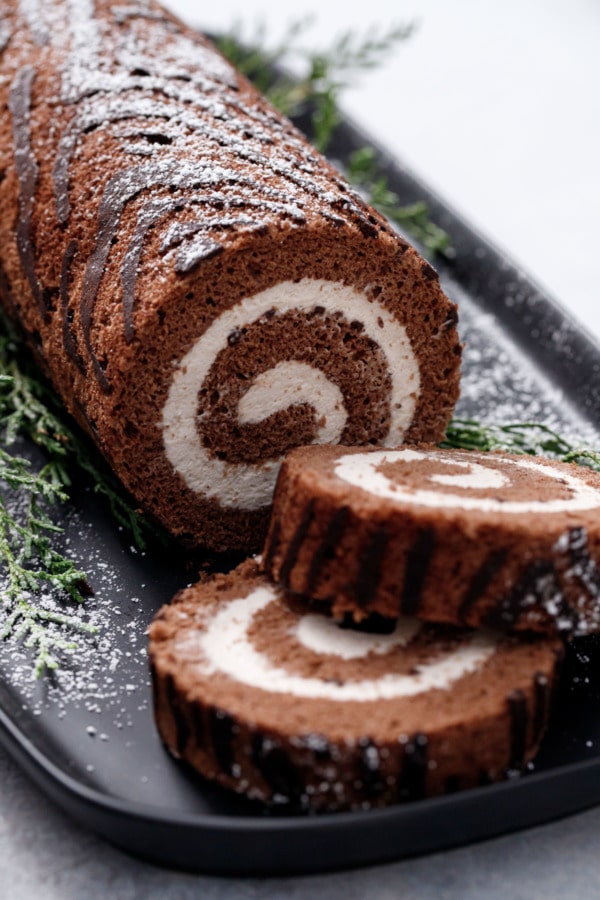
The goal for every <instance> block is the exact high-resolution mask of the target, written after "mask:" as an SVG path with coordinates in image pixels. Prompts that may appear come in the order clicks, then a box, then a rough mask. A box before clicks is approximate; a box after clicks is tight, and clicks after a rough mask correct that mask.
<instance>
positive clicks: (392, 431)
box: [0, 0, 461, 549]
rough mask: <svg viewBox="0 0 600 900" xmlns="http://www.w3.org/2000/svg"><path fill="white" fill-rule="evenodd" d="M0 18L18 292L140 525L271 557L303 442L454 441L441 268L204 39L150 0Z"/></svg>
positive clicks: (8, 293)
mask: <svg viewBox="0 0 600 900" xmlns="http://www.w3.org/2000/svg"><path fill="white" fill-rule="evenodd" d="M2 26H3V34H4V35H5V40H4V41H3V42H2V47H1V48H0V72H1V74H2V79H1V81H0V102H1V103H2V107H3V110H4V113H3V116H2V119H1V120H0V238H1V240H0V296H1V298H2V301H3V303H4V304H5V305H6V307H7V308H8V309H9V310H10V312H11V314H12V315H13V316H14V317H15V318H16V319H17V320H18V321H19V322H20V324H21V325H22V327H23V329H24V331H25V332H26V334H27V336H28V338H29V341H30V343H31V345H32V346H33V347H34V348H35V350H36V352H37V355H38V358H39V359H40V361H41V362H42V365H43V366H44V368H45V370H46V372H47V373H48V374H49V376H50V378H51V379H52V381H53V382H54V384H55V386H56V388H57V389H58V391H59V392H60V394H61V397H62V398H63V400H64V402H65V404H66V406H67V407H68V409H69V411H70V412H71V413H72V414H73V415H74V416H75V417H76V418H77V420H78V421H79V422H80V424H82V425H83V426H84V427H85V428H86V429H87V431H88V432H89V433H90V434H91V435H92V436H93V438H94V439H95V441H96V442H97V444H98V445H99V446H100V448H101V449H102V451H103V452H104V454H105V455H106V457H107V458H108V460H109V461H110V463H111V465H112V467H113V468H114V470H115V472H116V473H117V474H118V475H119V477H120V478H121V480H122V481H123V483H124V484H125V485H126V486H127V487H128V488H129V490H130V491H131V492H132V493H133V494H134V496H135V497H136V498H137V500H138V501H139V502H140V503H141V504H142V505H143V507H144V508H145V509H146V510H148V511H150V512H151V513H152V514H153V515H154V516H156V517H157V518H158V519H159V520H160V521H161V522H162V523H163V524H164V525H165V526H166V527H167V528H168V529H169V530H170V531H171V532H172V533H174V534H176V535H178V536H179V537H180V538H181V539H183V540H187V541H189V542H190V543H193V544H201V545H202V544H204V545H209V546H212V547H213V548H215V549H228V548H234V547H247V546H252V545H253V546H255V547H256V546H258V545H259V543H260V541H261V539H262V537H264V532H265V528H266V520H267V515H268V507H269V504H270V500H271V495H272V490H273V485H274V482H275V478H276V475H277V470H278V465H279V460H280V459H281V457H282V456H283V454H284V453H285V452H286V451H287V450H289V449H290V448H291V447H294V446H297V445H300V444H307V443H311V442H320V443H338V442H342V443H344V444H366V443H369V442H370V443H379V444H384V445H391V444H397V443H398V442H399V441H402V440H405V439H407V440H413V441H414V440H431V441H434V440H437V439H438V438H439V437H441V435H442V434H443V431H444V428H445V425H446V423H447V421H448V419H449V416H450V414H451V411H452V408H453V405H454V403H455V400H456V397H457V392H458V376H459V363H460V350H461V348H460V343H459V340H458V336H457V331H456V319H457V316H456V307H455V306H454V305H453V304H452V303H450V302H449V301H448V299H447V298H446V297H445V296H444V294H443V292H442V291H441V289H440V286H439V281H438V277H437V275H436V273H435V271H434V270H433V269H432V267H431V266H430V265H429V263H427V262H425V261H424V260H423V259H422V258H421V257H420V256H419V255H418V253H417V252H416V251H415V250H414V249H412V248H411V247H410V246H409V245H408V244H407V243H406V242H405V241H404V240H402V239H401V238H399V237H398V236H397V235H396V234H395V233H394V232H393V231H392V229H391V228H390V227H389V226H388V225H387V224H386V222H385V221H384V220H383V219H382V218H381V216H379V215H378V214H377V213H376V212H374V211H373V210H372V209H370V208H369V207H367V206H366V205H365V204H364V202H363V201H362V200H361V199H360V198H359V197H358V196H357V195H356V194H355V193H354V192H353V191H352V190H351V188H350V187H349V186H348V184H347V183H346V182H345V181H344V180H343V179H342V178H341V177H340V175H339V174H338V173H337V172H336V171H335V170H334V169H333V168H332V167H331V166H330V165H329V164H328V163H327V162H326V161H325V160H324V159H323V158H322V157H320V156H319V155H318V154H317V153H316V151H315V150H314V149H313V148H312V147H311V146H310V145H309V144H308V143H307V142H306V140H305V139H304V138H303V137H302V136H301V134H300V133H299V132H298V131H297V130H296V129H295V128H294V127H293V126H292V125H291V124H290V123H289V122H288V121H286V120H285V119H284V118H282V117H281V116H280V115H279V114H278V113H277V112H276V111H275V110H274V109H273V108H272V107H271V106H270V105H269V103H268V102H267V101H266V100H265V99H264V98H263V97H262V96H261V95H260V94H259V93H257V91H256V90H255V89H254V88H253V87H252V86H251V85H250V84H249V83H248V82H247V81H246V80H245V79H244V78H243V77H241V76H240V75H239V74H238V73H236V72H235V71H234V69H233V68H232V67H231V66H230V65H229V63H228V62H227V61H225V60H224V59H223V58H222V56H221V55H220V54H219V53H218V52H217V51H216V50H215V49H214V47H213V46H212V45H211V44H210V43H209V42H208V41H207V40H206V39H205V38H204V37H201V36H199V35H198V34H197V33H195V32H193V31H191V30H190V29H187V28H186V27H185V26H184V25H182V24H181V23H180V22H179V21H178V20H177V19H175V18H174V17H173V16H172V15H170V14H169V13H168V12H166V11H165V10H164V9H162V8H161V7H160V6H158V5H157V4H155V3H153V2H150V0H149V2H144V0H138V2H133V3H128V4H126V5H120V6H119V5H117V6H115V5H114V4H112V3H110V2H108V0H96V2H92V0H47V2H44V3H41V2H39V0H27V2H25V0H6V2H5V3H4V4H3V10H2Z"/></svg>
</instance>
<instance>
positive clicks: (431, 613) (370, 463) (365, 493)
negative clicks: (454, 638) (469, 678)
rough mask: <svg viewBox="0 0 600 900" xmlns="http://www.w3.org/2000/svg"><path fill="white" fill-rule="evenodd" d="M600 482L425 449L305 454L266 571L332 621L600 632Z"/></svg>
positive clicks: (280, 512)
mask: <svg viewBox="0 0 600 900" xmlns="http://www.w3.org/2000/svg"><path fill="white" fill-rule="evenodd" d="M599 512H600V476H599V475H598V474H597V473H596V472H593V471H591V470H590V469H587V468H585V467H581V466H576V465H571V464H566V463H558V462H553V461H550V460H547V459H541V458H532V457H529V456H518V455H510V454H504V453H478V452H473V451H457V450H446V449H440V448H437V447H432V446H427V445H421V446H414V447H400V448H398V449H393V450H384V449H378V450H356V449H355V448H348V449H342V448H339V447H338V448H335V447H323V448H308V447H307V448H301V449H298V450H296V451H293V452H292V453H290V454H289V456H288V458H287V460H286V463H285V465H284V467H283V469H282V472H281V474H280V480H279V482H278V487H277V492H276V497H275V504H274V510H273V519H272V522H271V527H270V532H269V536H268V538H267V545H266V553H265V563H264V565H265V569H266V571H267V572H269V574H271V575H272V577H274V578H276V579H277V580H279V581H280V582H281V583H282V584H283V585H284V586H285V587H287V588H290V589H291V590H293V591H296V592H298V593H301V594H304V595H306V596H309V597H312V598H315V599H317V600H321V601H324V602H326V603H328V604H329V605H330V606H331V607H332V608H333V610H334V612H335V613H336V615H342V614H344V613H346V612H353V613H354V614H355V615H356V616H357V617H358V618H360V617H361V616H364V615H366V614H368V613H370V612H378V613H380V614H382V615H387V616H395V615H398V614H399V613H400V612H404V613H409V614H413V615H416V616H418V617H419V618H422V619H426V620H431V621H439V622H452V623H455V624H463V625H464V624H467V625H471V626H480V625H488V626H492V625H493V626H494V627H501V628H507V629H513V628H516V629H519V630H536V631H549V632H552V631H561V632H564V633H576V634H586V633H590V632H596V631H599V630H600V570H599V565H600V518H599Z"/></svg>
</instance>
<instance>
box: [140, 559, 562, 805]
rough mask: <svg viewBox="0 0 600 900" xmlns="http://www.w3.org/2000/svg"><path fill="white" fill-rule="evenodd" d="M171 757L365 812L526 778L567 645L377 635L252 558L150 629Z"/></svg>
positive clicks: (247, 788)
mask: <svg viewBox="0 0 600 900" xmlns="http://www.w3.org/2000/svg"><path fill="white" fill-rule="evenodd" d="M149 636H150V644H149V654H150V663H151V668H152V674H153V685H154V708H155V716H156V721H157V724H158V728H159V731H160V734H161V736H162V738H163V740H164V742H165V743H166V745H167V747H168V748H169V749H170V750H171V752H172V753H173V754H174V755H175V756H176V757H178V758H180V759H182V760H185V761H186V762H187V763H189V764H190V765H191V766H193V767H194V768H196V769H197V770H198V771H199V772H201V773H202V774H203V775H204V776H206V777H207V778H210V779H212V780H215V781H217V782H218V783H219V784H221V785H222V786H224V787H226V788H229V789H232V790H234V791H238V792H241V793H244V794H247V795H248V796H249V797H252V798H255V799H259V800H261V801H263V802H266V803H270V804H277V803H279V804H290V806H292V807H294V808H299V809H307V810H308V809H314V810H323V809H329V810H335V809H347V808H361V807H362V808H367V807H370V806H381V805H383V804H387V803H392V802H397V801H402V800H416V799H419V798H421V797H425V796H429V795H434V794H441V793H447V792H452V791H455V790H458V789H460V788H466V787H471V786H475V785H478V784H486V783H489V782H490V781H495V780H498V779H500V778H502V777H504V776H505V775H506V773H507V771H508V770H514V771H515V772H518V771H519V770H521V769H522V768H523V766H524V765H525V764H526V763H527V762H528V761H529V760H531V758H532V757H533V755H534V753H535V752H536V750H537V747H538V745H539V742H540V740H541V737H542V734H543V732H544V728H545V725H546V722H547V718H548V713H549V705H550V699H551V694H552V689H553V685H554V679H555V675H556V668H557V663H558V661H559V660H560V659H561V658H562V652H563V648H562V642H561V641H559V640H552V639H545V638H542V639H529V640H517V639H515V638H512V637H506V636H498V634H495V633H492V632H472V631H465V630H457V629H453V628H450V627H448V626H446V627H444V626H434V625H431V624H424V623H420V622H418V621H417V620H416V619H414V618H402V619H400V620H399V621H398V622H397V623H396V625H395V627H394V628H393V630H392V631H389V630H388V632H387V633H368V632H366V631H359V630H356V629H346V628H340V627H339V626H337V625H336V624H335V622H334V621H333V620H332V619H331V618H330V617H328V616H327V615H324V614H322V613H320V612H315V610H314V609H313V608H311V607H308V606H306V605H305V604H303V603H299V602H298V600H297V599H293V598H291V597H290V596H288V597H286V596H284V594H283V593H282V592H281V591H280V590H279V589H278V588H277V587H276V586H274V585H273V584H272V583H271V582H269V581H268V580H267V579H266V578H265V576H264V575H261V574H260V573H259V571H258V567H257V565H256V563H255V562H253V561H251V560H249V561H247V562H245V563H243V564H242V565H241V566H240V567H239V568H238V569H237V570H235V571H234V572H232V573H230V574H229V575H220V576H216V577H215V578H214V579H212V580H210V581H206V582H203V583H201V584H197V585H194V586H193V587H191V588H188V589H186V590H185V591H183V592H182V593H181V594H180V595H178V597H176V598H175V600H174V602H173V603H172V604H171V605H170V606H166V607H164V608H163V609H162V610H161V611H160V612H159V613H158V615H157V616H156V618H155V620H154V622H153V623H152V625H151V627H150V631H149Z"/></svg>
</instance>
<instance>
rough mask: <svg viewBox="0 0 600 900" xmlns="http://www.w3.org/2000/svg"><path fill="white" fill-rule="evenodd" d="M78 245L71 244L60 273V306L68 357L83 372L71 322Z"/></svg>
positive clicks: (64, 343) (71, 242) (72, 242)
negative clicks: (71, 281) (71, 290)
mask: <svg viewBox="0 0 600 900" xmlns="http://www.w3.org/2000/svg"><path fill="white" fill-rule="evenodd" d="M77 249H78V244H77V241H76V240H72V241H70V242H69V245H68V247H67V249H66V252H65V255H64V257H63V262H62V267H61V273H60V306H61V313H62V333H63V345H64V348H65V351H66V353H67V356H69V357H70V359H72V360H73V362H74V363H75V364H76V365H77V366H78V368H80V369H82V370H83V360H82V358H81V356H80V355H79V353H78V352H77V345H76V343H75V338H74V336H73V330H72V328H71V323H70V321H69V279H70V276H71V264H72V262H73V259H74V257H75V255H76V253H77Z"/></svg>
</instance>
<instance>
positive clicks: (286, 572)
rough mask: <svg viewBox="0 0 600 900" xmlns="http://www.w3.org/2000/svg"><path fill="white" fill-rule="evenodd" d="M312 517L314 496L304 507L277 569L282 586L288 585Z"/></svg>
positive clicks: (313, 513)
mask: <svg viewBox="0 0 600 900" xmlns="http://www.w3.org/2000/svg"><path fill="white" fill-rule="evenodd" d="M314 517H315V500H314V498H311V499H310V500H309V502H308V503H307V504H306V507H305V508H304V512H303V513H302V518H301V519H300V523H299V525H298V527H297V528H296V531H295V532H294V534H293V535H292V539H291V540H290V542H289V544H288V549H287V552H286V554H285V557H284V559H283V562H282V563H281V567H280V569H279V581H280V582H281V584H283V585H284V587H289V583H290V574H291V572H292V569H293V568H294V566H295V565H296V562H297V560H298V553H299V552H300V547H301V546H302V544H303V543H304V538H305V537H306V535H307V532H308V529H309V528H310V526H311V524H312V521H313V519H314Z"/></svg>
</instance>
